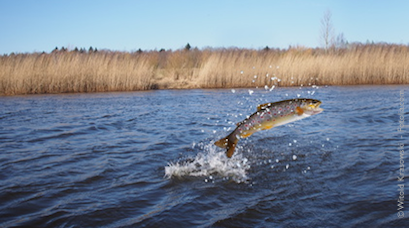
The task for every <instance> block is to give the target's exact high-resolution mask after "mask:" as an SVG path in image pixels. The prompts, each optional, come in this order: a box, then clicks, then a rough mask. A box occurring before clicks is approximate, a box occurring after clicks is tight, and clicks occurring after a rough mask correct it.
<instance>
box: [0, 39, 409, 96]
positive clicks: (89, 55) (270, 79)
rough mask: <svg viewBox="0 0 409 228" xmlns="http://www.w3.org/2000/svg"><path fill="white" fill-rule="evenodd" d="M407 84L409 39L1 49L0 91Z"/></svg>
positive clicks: (2, 93) (57, 91) (24, 92)
mask: <svg viewBox="0 0 409 228" xmlns="http://www.w3.org/2000/svg"><path fill="white" fill-rule="evenodd" d="M361 84H409V46H405V45H393V44H368V45H363V44H355V45H349V47H348V48H342V49H332V50H327V51H325V50H323V49H311V48H302V47H296V48H289V49H285V50H279V49H263V50H253V49H237V48H230V49H203V50H199V49H191V50H185V49H184V50H176V51H165V50H161V51H148V52H143V51H137V52H113V51H107V50H103V51H91V50H90V51H67V50H60V51H54V52H52V53H30V54H10V55H3V56H1V57H0V94H1V95H17V94H44V93H77V92H107V91H134V90H150V89H188V88H239V87H265V86H267V87H269V88H271V87H272V86H302V85H305V86H307V85H361Z"/></svg>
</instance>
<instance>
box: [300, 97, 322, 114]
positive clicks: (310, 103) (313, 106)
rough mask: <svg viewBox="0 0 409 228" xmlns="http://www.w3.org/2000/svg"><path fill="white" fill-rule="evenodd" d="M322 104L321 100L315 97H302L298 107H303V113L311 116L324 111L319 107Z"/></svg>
mask: <svg viewBox="0 0 409 228" xmlns="http://www.w3.org/2000/svg"><path fill="white" fill-rule="evenodd" d="M321 104H322V102H321V101H319V100H315V99H304V100H303V101H302V103H301V105H300V108H302V109H303V111H304V114H306V115H309V116H312V115H317V114H319V113H321V112H322V111H324V109H322V108H320V105H321Z"/></svg>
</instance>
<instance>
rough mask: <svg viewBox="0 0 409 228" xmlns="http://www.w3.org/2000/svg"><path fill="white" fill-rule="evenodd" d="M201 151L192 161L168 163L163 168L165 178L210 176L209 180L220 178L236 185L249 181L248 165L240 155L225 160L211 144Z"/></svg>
mask: <svg viewBox="0 0 409 228" xmlns="http://www.w3.org/2000/svg"><path fill="white" fill-rule="evenodd" d="M202 149H203V152H200V153H198V154H197V155H196V157H194V158H193V159H188V160H185V161H179V162H176V163H173V162H169V163H168V165H167V166H166V167H165V178H168V179H171V178H183V177H209V176H211V177H212V178H211V179H214V178H216V177H221V178H223V179H231V180H233V181H235V182H237V183H241V182H246V181H247V180H248V179H249V178H248V177H247V171H248V170H249V169H250V164H249V162H248V159H247V158H245V157H243V156H242V155H241V154H240V153H237V154H235V156H233V157H232V158H227V157H226V155H225V152H224V151H220V149H216V146H214V145H213V143H210V144H208V145H205V146H203V148H202ZM206 180H207V179H206Z"/></svg>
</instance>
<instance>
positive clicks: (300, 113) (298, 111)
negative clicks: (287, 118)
mask: <svg viewBox="0 0 409 228" xmlns="http://www.w3.org/2000/svg"><path fill="white" fill-rule="evenodd" d="M295 113H297V115H299V116H301V115H302V114H303V113H304V110H303V109H302V108H301V107H297V108H295Z"/></svg>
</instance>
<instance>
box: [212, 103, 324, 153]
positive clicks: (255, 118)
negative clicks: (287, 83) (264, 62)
mask: <svg viewBox="0 0 409 228" xmlns="http://www.w3.org/2000/svg"><path fill="white" fill-rule="evenodd" d="M320 105H321V101H319V100H314V99H307V98H297V99H291V100H284V101H279V102H274V103H266V104H261V105H259V106H258V107H257V112H255V113H253V114H252V115H251V116H249V117H247V119H245V120H243V121H242V122H240V123H237V127H236V129H234V131H233V132H231V133H230V134H229V135H228V136H227V137H225V138H222V139H220V140H218V141H216V142H215V143H214V144H215V145H216V146H218V147H221V148H225V149H226V150H227V151H226V155H227V157H229V158H231V156H233V153H234V149H235V148H236V144H237V142H238V141H239V139H243V138H247V137H249V136H250V135H252V134H253V133H254V132H257V131H261V130H269V129H271V128H273V127H277V126H280V125H284V124H287V123H291V122H294V121H296V120H301V119H304V118H306V117H309V116H312V115H316V114H319V113H321V112H322V111H324V109H322V108H320V107H319V106H320Z"/></svg>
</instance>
